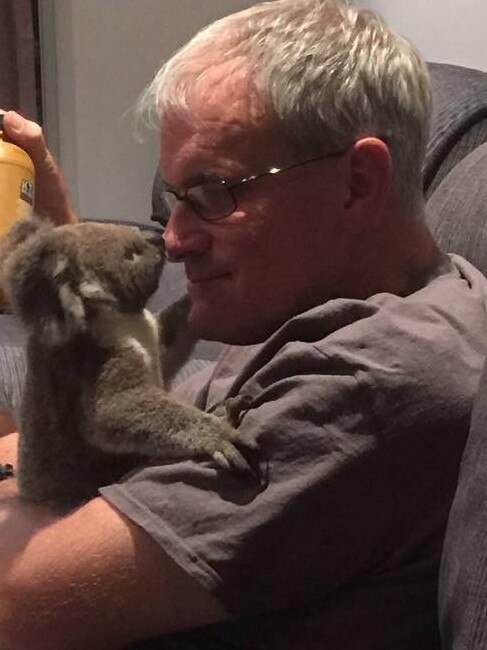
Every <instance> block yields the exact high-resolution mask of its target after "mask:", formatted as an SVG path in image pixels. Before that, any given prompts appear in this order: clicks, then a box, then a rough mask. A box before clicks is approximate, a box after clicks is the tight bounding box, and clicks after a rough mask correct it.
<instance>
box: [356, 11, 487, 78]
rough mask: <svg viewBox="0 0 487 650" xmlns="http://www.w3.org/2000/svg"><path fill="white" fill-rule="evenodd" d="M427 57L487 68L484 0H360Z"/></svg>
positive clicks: (482, 68) (486, 24)
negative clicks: (378, 13) (379, 14)
mask: <svg viewBox="0 0 487 650" xmlns="http://www.w3.org/2000/svg"><path fill="white" fill-rule="evenodd" d="M363 4H366V5H367V6H369V7H371V8H373V9H376V10H377V11H379V12H380V13H381V14H382V15H383V16H384V18H386V19H387V21H388V22H389V23H390V24H391V25H392V26H393V27H394V28H395V29H396V30H397V31H398V32H399V33H401V34H403V35H404V36H406V37H407V38H409V39H411V40H412V41H413V43H414V44H415V45H416V46H417V47H418V48H419V50H420V51H421V53H422V55H423V56H424V57H425V58H426V59H427V60H428V61H438V62H441V63H455V64H457V65H464V66H467V67H472V68H478V69H479V70H486V71H487V45H486V42H487V41H486V26H487V2H486V1H485V0H363Z"/></svg>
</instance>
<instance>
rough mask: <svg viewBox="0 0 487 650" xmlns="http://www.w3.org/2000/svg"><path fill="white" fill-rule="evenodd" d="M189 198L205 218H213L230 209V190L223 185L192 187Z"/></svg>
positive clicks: (188, 194) (206, 184)
mask: <svg viewBox="0 0 487 650" xmlns="http://www.w3.org/2000/svg"><path fill="white" fill-rule="evenodd" d="M187 196H188V199H189V200H190V202H191V204H192V205H193V206H194V207H195V208H196V209H197V210H198V211H199V212H200V214H202V215H203V216H210V217H211V216H214V215H215V214H220V213H221V212H222V211H223V212H224V211H226V210H227V209H228V205H229V196H228V190H227V189H226V188H225V186H224V185H223V184H222V183H205V184H204V185H197V186H195V187H191V188H190V189H189V190H188V192H187ZM230 202H231V197H230Z"/></svg>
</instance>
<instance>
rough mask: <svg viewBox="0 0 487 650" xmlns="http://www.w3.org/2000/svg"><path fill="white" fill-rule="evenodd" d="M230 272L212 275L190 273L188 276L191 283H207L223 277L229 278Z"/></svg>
mask: <svg viewBox="0 0 487 650" xmlns="http://www.w3.org/2000/svg"><path fill="white" fill-rule="evenodd" d="M229 276H230V273H215V274H211V275H190V276H188V282H190V283H191V284H207V283H208V282H213V281H215V280H222V279H223V278H228V277H229Z"/></svg>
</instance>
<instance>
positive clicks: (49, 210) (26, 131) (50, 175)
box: [3, 111, 78, 225]
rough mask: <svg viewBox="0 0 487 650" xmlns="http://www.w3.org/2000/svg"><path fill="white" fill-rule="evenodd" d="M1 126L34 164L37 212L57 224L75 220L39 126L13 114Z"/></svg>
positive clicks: (64, 183)
mask: <svg viewBox="0 0 487 650" xmlns="http://www.w3.org/2000/svg"><path fill="white" fill-rule="evenodd" d="M3 125H4V129H5V134H6V136H7V138H8V140H9V141H11V142H13V143H14V144H16V145H18V146H19V147H21V148H22V149H24V151H26V152H27V153H28V154H29V156H30V157H31V158H32V162H33V163H34V167H35V180H36V184H35V205H34V209H35V211H36V213H37V214H38V215H39V216H42V217H47V218H49V219H50V220H51V221H52V222H53V223H54V224H56V225H61V224H63V223H74V222H76V221H78V217H77V215H76V213H75V212H74V210H73V207H72V205H71V201H70V198H69V192H68V188H67V186H66V182H65V180H64V177H63V175H62V173H61V171H60V169H59V167H58V165H57V163H56V161H55V159H54V157H53V156H52V155H51V153H50V152H49V150H48V149H47V145H46V141H45V140H44V134H43V133H42V129H41V127H40V126H39V125H38V124H36V123H35V122H31V121H30V120H26V119H25V118H23V117H22V116H21V115H19V114H18V113H15V112H14V111H8V112H7V113H5V115H4V122H3Z"/></svg>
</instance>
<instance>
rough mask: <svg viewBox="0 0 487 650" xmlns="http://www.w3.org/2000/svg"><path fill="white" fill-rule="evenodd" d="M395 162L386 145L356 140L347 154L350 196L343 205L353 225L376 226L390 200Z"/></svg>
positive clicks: (376, 141)
mask: <svg viewBox="0 0 487 650" xmlns="http://www.w3.org/2000/svg"><path fill="white" fill-rule="evenodd" d="M391 179H392V158H391V154H390V151H389V148H388V146H387V145H386V143H385V142H383V141H382V140H380V139H379V138H375V137H372V136H371V137H365V138H361V139H360V140H357V142H355V144H354V145H353V146H352V147H351V149H350V151H349V153H348V196H347V199H346V202H345V205H344V208H345V210H346V211H347V213H348V215H349V217H350V219H349V221H350V220H351V221H352V223H354V224H356V225H357V226H358V227H360V228H361V229H362V228H367V227H369V226H371V225H376V224H377V223H378V221H379V220H380V216H381V214H382V211H383V209H384V206H385V204H386V201H387V200H388V198H389V196H390V190H391Z"/></svg>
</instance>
